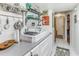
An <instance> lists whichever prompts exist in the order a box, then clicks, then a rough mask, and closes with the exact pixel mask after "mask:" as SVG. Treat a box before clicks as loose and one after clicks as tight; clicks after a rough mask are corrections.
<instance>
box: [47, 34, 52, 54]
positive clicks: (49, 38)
mask: <svg viewBox="0 0 79 59" xmlns="http://www.w3.org/2000/svg"><path fill="white" fill-rule="evenodd" d="M48 40H49V55H51V54H52V49H53V44H52V43H53V37H52V34H51V35H50V36H49V37H48Z"/></svg>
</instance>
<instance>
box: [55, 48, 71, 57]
mask: <svg viewBox="0 0 79 59" xmlns="http://www.w3.org/2000/svg"><path fill="white" fill-rule="evenodd" d="M54 56H70V51H69V49H65V48H61V47H57V48H56V52H55V55H54Z"/></svg>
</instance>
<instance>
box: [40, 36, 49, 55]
mask: <svg viewBox="0 0 79 59" xmlns="http://www.w3.org/2000/svg"><path fill="white" fill-rule="evenodd" d="M48 42H49V41H48V37H47V38H46V39H45V40H44V41H43V42H42V43H40V55H41V56H47V55H48V53H49V43H48Z"/></svg>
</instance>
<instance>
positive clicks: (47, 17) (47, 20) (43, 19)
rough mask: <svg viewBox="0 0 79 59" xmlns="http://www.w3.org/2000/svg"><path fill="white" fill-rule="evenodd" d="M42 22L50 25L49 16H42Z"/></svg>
mask: <svg viewBox="0 0 79 59" xmlns="http://www.w3.org/2000/svg"><path fill="white" fill-rule="evenodd" d="M42 24H43V25H49V16H43V17H42Z"/></svg>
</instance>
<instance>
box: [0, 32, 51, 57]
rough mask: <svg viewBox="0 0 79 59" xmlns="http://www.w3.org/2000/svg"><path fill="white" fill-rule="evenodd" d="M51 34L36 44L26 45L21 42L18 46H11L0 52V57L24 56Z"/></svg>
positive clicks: (26, 43)
mask: <svg viewBox="0 0 79 59" xmlns="http://www.w3.org/2000/svg"><path fill="white" fill-rule="evenodd" d="M50 34H51V33H48V34H47V35H46V36H45V37H44V38H42V39H40V40H39V41H38V42H36V43H28V42H24V41H21V42H20V43H18V44H14V45H13V46H11V47H9V48H7V49H5V50H0V56H24V55H25V54H27V53H28V52H29V51H31V50H32V49H33V48H34V47H36V46H37V45H38V44H40V43H41V42H42V41H43V40H44V39H45V38H46V37H48V36H49V35H50Z"/></svg>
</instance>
